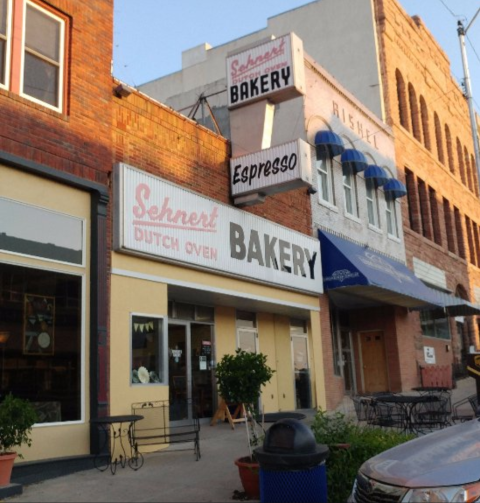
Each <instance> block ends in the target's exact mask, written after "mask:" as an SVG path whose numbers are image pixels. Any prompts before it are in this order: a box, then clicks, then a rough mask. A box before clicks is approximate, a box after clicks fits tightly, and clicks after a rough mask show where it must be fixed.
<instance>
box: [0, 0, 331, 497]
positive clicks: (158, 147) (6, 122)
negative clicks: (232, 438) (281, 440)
mask: <svg viewBox="0 0 480 503" xmlns="http://www.w3.org/2000/svg"><path fill="white" fill-rule="evenodd" d="M94 3H95V6H89V5H83V4H82V6H81V7H79V6H78V2H75V1H73V0H72V1H70V0H58V1H49V2H42V1H35V2H33V1H32V2H31V1H29V0H6V1H3V2H0V7H1V8H0V29H1V30H3V31H1V32H0V40H1V41H2V43H1V44H0V49H1V50H2V51H4V53H3V54H1V55H0V61H2V62H3V61H5V63H6V64H4V65H3V66H0V108H1V111H2V125H1V126H0V180H1V182H2V183H0V344H1V348H0V349H1V394H2V395H4V394H6V393H8V392H12V393H13V394H14V395H15V396H20V397H22V398H26V399H29V400H31V401H32V402H33V404H34V406H35V408H36V410H37V413H38V424H37V425H35V427H34V428H33V432H32V447H31V448H29V449H27V448H23V449H22V450H21V452H22V454H23V455H24V459H25V461H26V463H17V464H16V466H15V468H14V473H13V480H14V481H20V482H22V481H28V482H29V483H31V482H32V481H35V480H40V479H42V478H45V477H48V476H52V475H58V474H63V473H66V472H68V471H69V470H76V469H80V468H90V467H91V466H92V455H93V454H95V453H97V452H98V450H99V448H100V447H101V445H102V444H101V443H100V440H101V437H99V434H98V431H99V430H98V427H97V426H96V425H95V424H92V423H91V420H92V419H95V418H98V417H102V416H105V415H109V414H127V413H130V411H131V404H132V403H133V402H138V401H142V400H153V401H154V400H163V399H172V398H175V397H177V396H180V395H181V396H188V397H189V398H192V399H194V400H195V402H196V404H197V406H198V410H197V412H199V413H200V415H201V416H203V417H205V420H207V418H208V417H211V416H212V415H213V413H214V411H215V407H216V406H217V405H218V401H217V396H216V386H215V380H214V377H213V365H214V363H215V360H216V359H217V358H220V357H221V356H222V355H223V354H225V353H227V352H230V353H231V352H233V351H234V350H235V348H236V347H245V348H249V347H259V349H260V350H261V351H263V352H264V353H266V354H267V355H268V358H269V363H270V365H271V366H272V367H274V368H275V369H276V373H275V377H274V379H272V382H271V383H270V384H269V387H268V393H266V395H265V397H264V399H263V401H262V406H263V407H264V409H265V410H266V411H267V412H268V411H275V410H287V409H288V410H291V409H293V408H295V407H296V406H297V399H299V398H298V396H297V390H296V388H295V382H294V372H293V361H292V345H293V344H294V342H293V341H295V343H297V345H298V346H299V347H300V348H301V347H302V346H303V347H305V345H306V344H308V345H309V349H310V353H309V354H308V358H309V364H310V372H311V379H309V380H308V386H304V388H303V393H304V395H302V397H301V399H302V400H305V402H302V404H303V405H304V406H305V407H307V406H311V404H313V403H314V404H320V405H323V406H325V402H324V397H325V392H324V380H323V376H324V372H323V354H322V347H321V344H320V342H319V341H320V322H319V317H318V312H319V305H318V291H319V288H321V283H320V282H319V281H318V277H319V276H320V269H321V267H320V258H319V253H318V241H317V240H315V239H313V238H312V237H311V236H310V229H311V207H310V197H309V195H308V194H307V193H306V191H305V190H304V189H303V190H301V189H297V190H294V191H292V192H289V193H285V194H279V195H278V197H276V198H275V199H272V200H270V201H267V202H266V204H265V205H263V206H262V207H255V208H250V209H246V210H244V209H238V208H235V207H233V205H232V204H231V198H230V189H229V172H228V160H229V156H230V143H229V142H228V141H227V140H226V139H225V138H223V137H222V136H220V135H218V134H216V133H213V132H212V131H210V130H208V129H206V128H205V127H203V126H201V125H198V124H197V123H196V122H195V121H193V120H190V119H188V118H186V117H185V116H182V115H181V114H179V113H177V112H175V111H172V110H171V109H170V108H168V107H166V106H163V105H162V104H160V103H158V102H156V101H154V100H152V99H151V98H149V97H147V96H145V95H142V94H141V93H139V92H137V91H133V92H132V89H129V88H128V86H125V85H124V84H123V83H121V82H119V81H117V80H115V79H114V78H113V77H112V76H111V74H110V68H111V66H110V65H111V56H112V26H113V21H112V16H113V3H112V2H111V1H109V0H100V1H98V2H94ZM22 19H26V22H25V23H22ZM23 26H25V30H26V34H25V37H24V36H23V35H22V33H20V32H19V31H18V30H22V29H23V28H22V27H23ZM38 33H41V34H42V36H38ZM3 41H4V43H3ZM52 41H55V42H52ZM42 55H44V56H45V57H43V56H42ZM147 188H148V190H151V192H149V193H148V195H147ZM150 196H151V197H150ZM132 198H133V199H132ZM154 199H155V200H154ZM132 201H133V204H132V206H129V203H130V202H132ZM139 208H140V209H139ZM160 208H161V209H160ZM202 208H203V209H202ZM142 209H143V210H144V211H143V216H144V217H145V219H144V220H143V221H142V218H141V217H142V216H141V215H140V213H141V210H142ZM132 211H133V213H135V219H134V221H131V219H130V217H131V214H132V213H131V212H132ZM139 212H140V213H139ZM160 215H162V216H160ZM163 218H165V221H164V222H161V220H162V219H163ZM144 224H145V225H144ZM157 224H159V225H157ZM163 224H165V225H163ZM174 224H178V225H176V227H175V225H174ZM186 224H188V225H187V227H185V225H186ZM182 226H183V227H182ZM151 229H153V230H151ZM172 229H173V230H172ZM232 229H234V231H235V232H236V233H237V234H235V233H234V232H233V231H232ZM241 231H242V232H244V236H249V237H251V236H254V237H255V236H256V237H257V238H258V239H257V240H256V241H255V242H254V244H253V245H251V246H250V248H249V250H250V252H251V253H252V254H253V255H255V256H256V257H257V261H256V262H257V263H256V264H250V263H249V260H247V258H246V257H245V258H244V259H242V258H241V257H240V255H241V253H240V252H239V251H238V249H240V250H241V248H242V246H243V247H245V246H246V245H245V243H243V242H242V243H241V242H240V237H239V236H240V232H241ZM205 236H206V237H205ZM210 236H213V237H212V239H210ZM260 236H262V237H261V241H262V242H263V241H264V239H267V238H268V239H267V241H265V243H267V244H268V245H269V251H268V260H270V261H273V259H276V255H277V254H279V253H280V254H281V255H278V256H279V257H280V260H281V262H282V266H285V267H283V268H282V269H281V270H280V269H279V267H278V265H277V264H276V263H275V264H273V262H272V263H271V264H270V268H267V267H262V266H261V264H260V262H262V260H263V259H259V257H260V255H259V253H260V252H259V250H258V249H256V248H255V246H257V245H258V244H260V241H259V239H260ZM264 236H267V238H264ZM232 239H233V240H234V241H233V242H234V243H235V245H236V247H237V253H236V254H237V258H236V260H232V259H231V256H230V255H231V253H230V252H229V246H231V244H232ZM252 242H253V241H252ZM280 242H281V243H282V244H281V246H282V250H281V251H280V250H279V249H277V248H278V247H279V246H280V244H279V243H280ZM140 245H141V246H140ZM300 245H301V246H300ZM275 247H277V248H275ZM292 250H294V251H295V253H296V255H295V262H294V263H293V262H292V263H291V258H290V254H291V252H292ZM162 253H163V254H162ZM169 253H170V255H169ZM307 256H308V258H309V259H310V260H309V262H308V263H307V261H306V257H307ZM301 258H303V261H302V260H301ZM317 259H318V260H317ZM270 269H271V270H270ZM306 271H308V275H307V274H306ZM258 344H260V346H258ZM302 355H303V356H305V353H302ZM142 367H143V368H142ZM145 371H148V374H147V375H145ZM146 381H148V382H146ZM188 412H189V413H191V412H192V411H188ZM171 419H178V417H176V416H175V417H173V416H172V418H171ZM67 460H68V462H67ZM2 494H3V493H2ZM4 495H5V494H4Z"/></svg>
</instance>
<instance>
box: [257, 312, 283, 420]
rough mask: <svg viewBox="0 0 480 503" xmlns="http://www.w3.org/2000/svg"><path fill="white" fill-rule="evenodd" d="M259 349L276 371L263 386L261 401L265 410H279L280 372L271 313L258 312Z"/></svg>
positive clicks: (273, 320) (273, 318)
mask: <svg viewBox="0 0 480 503" xmlns="http://www.w3.org/2000/svg"><path fill="white" fill-rule="evenodd" d="M257 328H258V349H259V351H260V352H261V353H263V354H264V355H266V356H267V365H269V366H270V367H271V368H272V369H273V370H275V373H274V374H273V377H272V379H271V380H270V382H269V383H267V384H266V385H265V386H264V387H263V388H262V397H261V403H262V407H263V410H264V411H265V412H273V411H277V410H278V391H277V389H278V383H277V381H278V373H277V370H278V368H277V361H276V346H275V315H273V314H269V313H258V314H257Z"/></svg>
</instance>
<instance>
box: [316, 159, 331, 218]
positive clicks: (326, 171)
mask: <svg viewBox="0 0 480 503" xmlns="http://www.w3.org/2000/svg"><path fill="white" fill-rule="evenodd" d="M322 164H324V166H325V168H326V169H321V168H320V166H322ZM315 167H316V169H317V186H318V202H319V203H321V204H325V205H328V206H331V207H333V208H335V207H336V206H335V193H334V190H333V187H334V185H333V160H332V159H317V160H316V161H315ZM320 173H323V174H324V175H326V179H327V197H328V199H324V198H323V191H322V183H321V182H320V180H321V174H320Z"/></svg>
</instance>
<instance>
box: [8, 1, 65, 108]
mask: <svg viewBox="0 0 480 503" xmlns="http://www.w3.org/2000/svg"><path fill="white" fill-rule="evenodd" d="M13 19H15V22H13ZM65 24H66V20H65V19H64V18H63V17H61V16H59V15H58V14H56V13H54V12H53V11H52V10H51V9H50V8H47V7H46V6H45V7H42V6H41V5H40V4H38V3H34V2H32V1H30V0H0V87H3V88H5V89H9V90H11V91H12V92H14V93H17V94H19V95H21V96H23V97H25V98H27V99H29V100H31V101H34V102H35V103H39V104H41V105H44V106H46V107H48V108H51V109H53V110H56V111H58V112H61V111H62V109H63V90H64V71H65V62H64V54H65V33H66V29H65Z"/></svg>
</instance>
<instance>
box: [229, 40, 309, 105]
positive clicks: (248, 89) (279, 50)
mask: <svg viewBox="0 0 480 503" xmlns="http://www.w3.org/2000/svg"><path fill="white" fill-rule="evenodd" d="M227 89H228V107H229V108H235V107H238V106H241V105H245V104H247V103H251V102H254V101H259V100H262V99H268V100H270V101H271V102H273V103H280V102H282V101H286V100H289V99H291V98H296V97H297V96H301V95H303V94H305V67H304V60H303V42H302V41H301V39H299V38H298V37H297V36H296V35H295V34H294V33H289V34H287V35H284V36H282V37H279V38H275V39H273V40H269V41H268V42H263V43H261V44H258V45H256V46H254V47H250V48H248V49H243V50H242V49H240V50H239V51H238V52H236V53H230V54H229V55H228V56H227Z"/></svg>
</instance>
